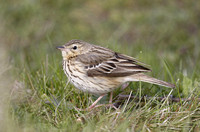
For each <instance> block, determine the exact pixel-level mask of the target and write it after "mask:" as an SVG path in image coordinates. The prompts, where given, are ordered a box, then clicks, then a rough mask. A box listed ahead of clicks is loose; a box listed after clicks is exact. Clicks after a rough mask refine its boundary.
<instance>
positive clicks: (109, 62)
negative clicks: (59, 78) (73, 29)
mask: <svg viewBox="0 0 200 132" xmlns="http://www.w3.org/2000/svg"><path fill="white" fill-rule="evenodd" d="M58 49H60V50H61V51H62V56H63V69H64V71H65V74H66V75H67V77H68V79H69V80H70V82H71V83H72V84H73V85H74V86H75V87H76V88H78V89H80V90H82V91H84V92H89V93H92V94H97V95H103V94H106V93H108V92H111V91H113V90H114V89H115V88H117V87H119V86H120V85H122V84H123V83H125V82H130V81H143V82H148V83H153V84H157V85H162V86H165V87H172V88H174V87H175V86H174V85H173V84H171V83H167V82H164V81H161V80H158V79H155V78H152V77H150V76H147V75H145V74H143V73H145V72H150V71H151V70H150V69H149V68H147V67H145V66H144V64H143V63H141V62H139V61H137V60H136V59H135V58H132V57H130V56H127V55H124V54H120V53H117V52H114V51H112V50H110V49H107V48H104V47H101V46H97V45H93V44H89V43H87V42H84V41H81V40H71V41H69V42H68V43H66V44H65V45H63V46H60V47H58Z"/></svg>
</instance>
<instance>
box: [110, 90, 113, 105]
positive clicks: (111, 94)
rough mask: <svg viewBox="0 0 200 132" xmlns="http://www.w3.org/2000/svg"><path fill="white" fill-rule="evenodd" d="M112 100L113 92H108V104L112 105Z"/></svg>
mask: <svg viewBox="0 0 200 132" xmlns="http://www.w3.org/2000/svg"><path fill="white" fill-rule="evenodd" d="M112 98H113V92H110V100H109V104H112Z"/></svg>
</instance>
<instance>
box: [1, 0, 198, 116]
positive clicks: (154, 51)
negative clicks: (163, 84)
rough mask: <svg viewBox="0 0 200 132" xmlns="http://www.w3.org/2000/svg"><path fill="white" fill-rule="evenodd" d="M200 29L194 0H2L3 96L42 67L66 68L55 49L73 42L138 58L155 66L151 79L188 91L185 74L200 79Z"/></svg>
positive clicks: (193, 78) (190, 77) (19, 85)
mask: <svg viewBox="0 0 200 132" xmlns="http://www.w3.org/2000/svg"><path fill="white" fill-rule="evenodd" d="M199 29H200V1H194V0H191V1H188V0H174V1H165V0H153V1H148V0H140V1H139V0H138V1H134V0H118V1H116V0H109V1H106V0H101V1H100V0H99V1H97V0H76V1H73V0H58V1H52V0H17V1H16V0H9V1H7V0H1V2H0V48H1V50H0V51H1V52H0V54H1V56H2V57H1V71H2V72H1V77H2V78H4V79H5V78H6V81H3V82H1V90H2V91H4V92H1V94H2V93H7V95H8V96H6V95H2V97H9V99H10V91H13V90H14V91H18V90H20V88H22V87H23V85H24V84H23V83H26V82H25V81H24V80H26V79H24V78H26V72H28V73H30V75H33V76H34V74H37V72H38V71H40V70H41V69H42V68H41V67H43V66H44V68H46V70H45V71H46V72H51V71H52V69H51V68H49V67H48V66H47V67H45V66H46V65H49V64H50V65H52V67H56V68H57V69H59V68H60V69H61V70H62V67H61V65H62V62H61V55H60V52H59V51H57V50H56V49H55V47H56V46H58V45H62V44H65V43H66V42H68V41H69V40H71V39H81V40H84V41H87V42H90V43H93V44H97V45H101V46H104V47H107V48H110V49H112V50H115V51H117V52H121V53H124V54H128V55H130V56H134V57H136V58H137V59H139V60H141V61H142V62H144V63H146V64H149V65H151V66H152V70H153V73H151V75H153V76H155V77H158V78H160V79H163V80H166V81H169V82H173V83H178V85H180V90H182V91H184V90H183V89H181V88H182V87H184V86H182V83H181V81H180V80H183V76H187V78H188V80H187V81H189V82H192V81H194V80H196V79H197V80H199V78H200V66H199V64H200V53H199V50H200V30H199ZM47 63H48V64H47ZM166 63H167V67H168V68H169V69H168V71H167V70H166ZM48 68H49V69H48ZM61 70H60V71H61ZM164 71H165V72H164ZM53 74H54V73H52V75H53ZM170 74H171V77H170ZM5 75H7V76H5ZM62 77H63V78H64V76H63V75H62ZM63 80H64V79H63ZM179 81H180V82H179ZM16 85H17V88H16ZM29 85H30V84H29ZM29 85H25V86H26V87H31V86H29ZM8 86H9V88H7V87H8ZM16 89H17V90H16ZM22 89H23V88H22ZM26 92H27V91H26ZM175 93H176V92H175ZM21 94H22V93H21V91H20V96H22V95H24V94H22V95H21ZM152 94H153V93H152ZM9 99H8V100H9ZM15 99H19V97H16V98H15ZM1 104H2V103H1ZM1 108H2V109H3V108H5V106H3V105H2V107H1ZM6 108H7V106H6ZM0 112H1V110H0Z"/></svg>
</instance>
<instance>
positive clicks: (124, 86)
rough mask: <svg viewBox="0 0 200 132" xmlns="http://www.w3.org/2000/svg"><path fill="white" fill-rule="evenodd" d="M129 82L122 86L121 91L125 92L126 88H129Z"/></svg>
mask: <svg viewBox="0 0 200 132" xmlns="http://www.w3.org/2000/svg"><path fill="white" fill-rule="evenodd" d="M128 85H129V82H126V83H124V84H122V87H121V90H122V91H123V90H124V89H125V88H126V87H128Z"/></svg>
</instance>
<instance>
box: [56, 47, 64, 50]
mask: <svg viewBox="0 0 200 132" xmlns="http://www.w3.org/2000/svg"><path fill="white" fill-rule="evenodd" d="M64 48H65V47H64V46H57V47H56V49H59V50H63V49H64Z"/></svg>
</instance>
